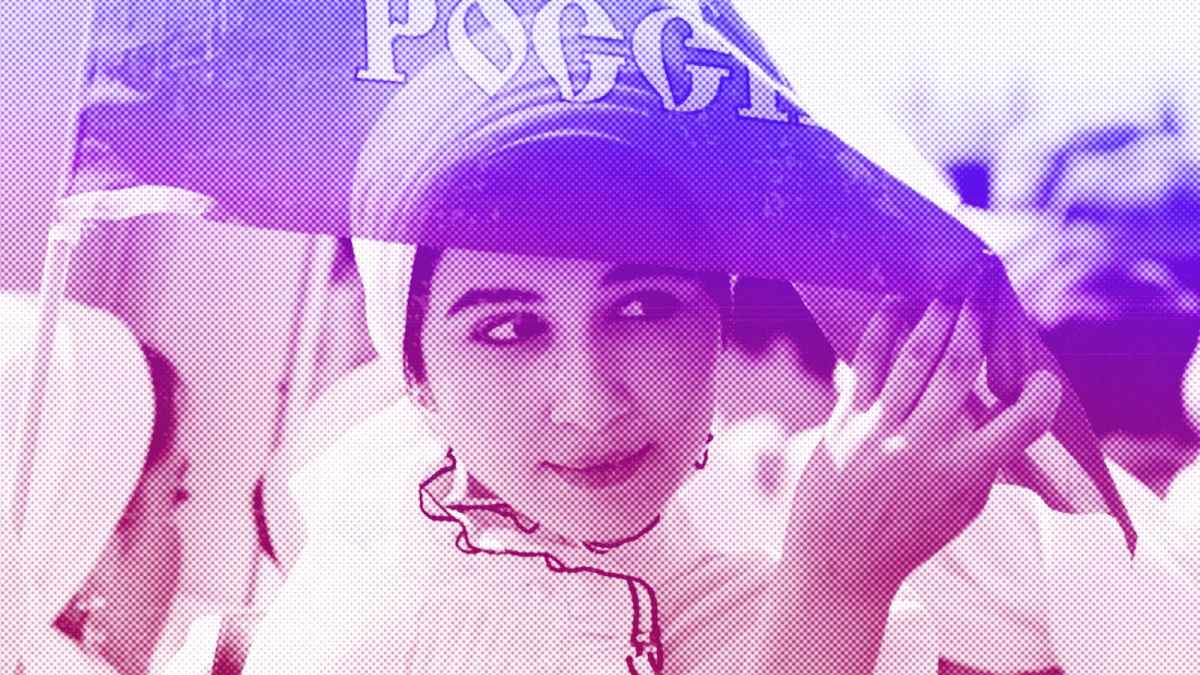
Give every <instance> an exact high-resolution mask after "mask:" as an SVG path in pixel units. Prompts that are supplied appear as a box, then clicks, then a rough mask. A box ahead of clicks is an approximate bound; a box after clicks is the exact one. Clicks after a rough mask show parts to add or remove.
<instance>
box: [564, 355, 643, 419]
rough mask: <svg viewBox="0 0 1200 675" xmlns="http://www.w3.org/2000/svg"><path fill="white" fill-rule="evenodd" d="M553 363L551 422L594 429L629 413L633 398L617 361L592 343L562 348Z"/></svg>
mask: <svg viewBox="0 0 1200 675" xmlns="http://www.w3.org/2000/svg"><path fill="white" fill-rule="evenodd" d="M555 365H556V368H555V373H554V393H553V402H552V410H551V421H552V422H553V423H555V424H565V425H571V426H574V427H577V428H579V429H582V430H584V431H589V432H597V431H602V430H604V429H606V428H608V427H609V426H610V425H612V424H613V423H614V422H616V421H617V420H619V419H621V418H622V417H624V416H626V415H628V414H629V413H630V412H632V410H633V400H632V398H631V397H630V395H629V392H628V390H627V389H626V388H625V386H624V385H623V383H622V382H621V380H620V378H619V377H618V376H617V370H618V369H617V368H616V364H615V363H614V361H613V359H611V358H605V356H604V355H603V354H601V353H600V351H599V350H597V349H596V348H595V347H594V346H593V345H591V344H576V345H570V346H567V347H565V348H564V349H563V350H562V353H561V354H560V355H559V356H558V358H557V361H556V364H555Z"/></svg>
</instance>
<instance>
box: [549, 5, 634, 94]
mask: <svg viewBox="0 0 1200 675" xmlns="http://www.w3.org/2000/svg"><path fill="white" fill-rule="evenodd" d="M570 5H575V6H576V7H579V8H580V9H582V10H583V13H584V24H583V28H582V29H580V31H579V34H580V35H583V36H585V37H593V38H604V39H607V40H620V39H622V38H623V37H624V36H622V35H621V32H620V31H618V30H617V29H616V27H614V26H613V24H612V17H610V16H609V15H608V13H607V12H605V11H604V8H603V7H601V6H600V3H598V2H596V0H550V2H548V3H547V4H546V6H545V7H542V9H541V10H539V11H538V13H537V17H536V18H535V19H534V21H533V49H534V51H536V52H537V55H538V59H540V60H541V62H542V66H543V67H544V68H545V69H546V72H548V73H550V77H553V78H554V81H555V82H557V83H558V87H559V89H561V90H562V95H563V98H564V99H566V100H568V101H576V102H584V101H595V100H597V99H600V98H603V97H604V96H605V95H607V94H608V92H610V91H612V88H613V84H615V83H616V81H617V71H618V70H620V68H621V64H622V63H624V62H625V58H624V57H621V56H615V55H612V54H593V53H586V52H585V53H584V54H583V58H584V60H585V61H587V63H588V82H587V84H586V85H584V87H583V89H581V90H580V91H579V92H578V93H577V92H576V91H575V87H574V86H573V85H572V84H571V75H570V73H568V72H567V59H566V56H564V54H563V45H562V15H563V11H565V10H566V8H567V7H569V6H570Z"/></svg>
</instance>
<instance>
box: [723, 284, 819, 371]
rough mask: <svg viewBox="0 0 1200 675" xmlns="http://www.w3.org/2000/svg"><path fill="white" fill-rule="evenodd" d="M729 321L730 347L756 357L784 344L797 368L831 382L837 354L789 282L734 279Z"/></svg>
mask: <svg viewBox="0 0 1200 675" xmlns="http://www.w3.org/2000/svg"><path fill="white" fill-rule="evenodd" d="M732 319H733V320H732V322H731V324H730V331H729V338H730V343H732V344H733V346H735V347H737V348H738V349H741V350H742V351H743V352H745V353H746V354H749V355H750V356H752V357H760V356H762V355H763V354H765V353H766V351H767V349H769V348H770V347H771V345H772V344H773V343H774V342H775V341H776V340H779V339H784V340H787V341H788V342H790V343H791V344H792V346H793V347H794V348H795V353H796V357H797V359H798V361H799V362H798V363H797V364H796V365H797V366H798V367H800V368H803V369H804V370H807V371H808V372H810V373H811V374H813V375H814V376H816V377H817V378H819V379H820V380H821V381H822V382H824V383H826V384H829V383H832V382H833V371H834V369H835V368H836V367H837V354H836V353H835V352H834V350H833V346H832V345H830V344H829V339H828V338H826V337H825V333H823V332H822V331H821V328H820V327H819V326H818V325H817V320H816V318H814V317H813V315H812V312H810V311H809V310H808V307H807V306H806V305H805V304H804V301H803V300H802V299H801V298H800V294H799V293H797V292H796V289H795V288H793V287H792V285H791V284H790V283H789V282H786V281H779V280H776V279H760V278H758V277H738V280H737V283H736V284H735V285H734V288H733V317H732Z"/></svg>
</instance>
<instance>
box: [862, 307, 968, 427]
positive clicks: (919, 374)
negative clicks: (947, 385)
mask: <svg viewBox="0 0 1200 675" xmlns="http://www.w3.org/2000/svg"><path fill="white" fill-rule="evenodd" d="M955 315H956V312H955V308H954V307H952V306H951V305H949V304H948V303H945V302H943V301H941V300H935V301H933V303H931V304H930V305H929V309H927V310H926V311H925V315H924V316H923V317H921V321H920V322H919V323H918V324H917V327H916V328H914V329H913V331H912V333H911V334H910V335H909V336H908V339H907V340H905V342H904V345H903V346H902V347H900V349H899V350H897V352H896V358H895V362H894V363H893V365H892V369H891V372H890V373H888V376H887V381H886V382H885V383H884V385H883V392H882V393H881V394H880V396H879V400H880V403H881V405H882V406H883V417H882V419H881V421H880V425H881V426H880V428H882V429H894V428H897V427H899V426H900V424H901V423H902V422H903V421H904V420H905V419H906V418H907V417H908V416H909V414H910V413H912V411H913V408H914V407H916V404H917V401H918V399H919V397H920V395H921V392H922V391H924V389H925V385H926V383H927V382H929V378H930V376H931V375H932V373H933V370H934V367H935V366H936V365H937V364H938V361H939V360H940V359H941V357H942V351H943V349H944V348H945V346H946V340H947V338H948V337H949V336H950V331H951V329H952V328H953V327H954V323H955Z"/></svg>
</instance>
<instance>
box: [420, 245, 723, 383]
mask: <svg viewBox="0 0 1200 675" xmlns="http://www.w3.org/2000/svg"><path fill="white" fill-rule="evenodd" d="M441 258H442V251H441V249H437V248H432V247H429V246H418V247H417V251H416V254H415V256H414V258H413V266H412V279H411V282H410V284H409V290H408V310H407V313H406V317H405V321H406V324H405V330H404V345H403V350H404V376H405V378H406V379H407V380H408V383H409V385H410V386H414V385H419V384H424V383H425V381H426V378H427V377H428V373H427V372H426V370H425V354H424V352H423V351H422V349H421V333H422V329H423V328H424V326H425V314H426V312H427V311H428V309H429V287H430V285H431V284H432V282H433V273H434V272H435V271H436V270H437V265H438V261H440V260H441ZM696 275H697V278H698V279H699V280H700V285H701V286H702V287H703V288H704V290H705V292H706V293H708V295H709V296H710V297H711V298H712V300H713V302H715V303H716V304H717V309H718V311H719V312H720V314H721V327H722V330H721V333H722V338H723V339H724V338H727V337H728V334H729V330H728V326H729V322H730V315H731V313H732V306H733V298H732V293H731V292H730V288H729V275H727V274H717V273H713V272H697V273H696Z"/></svg>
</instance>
